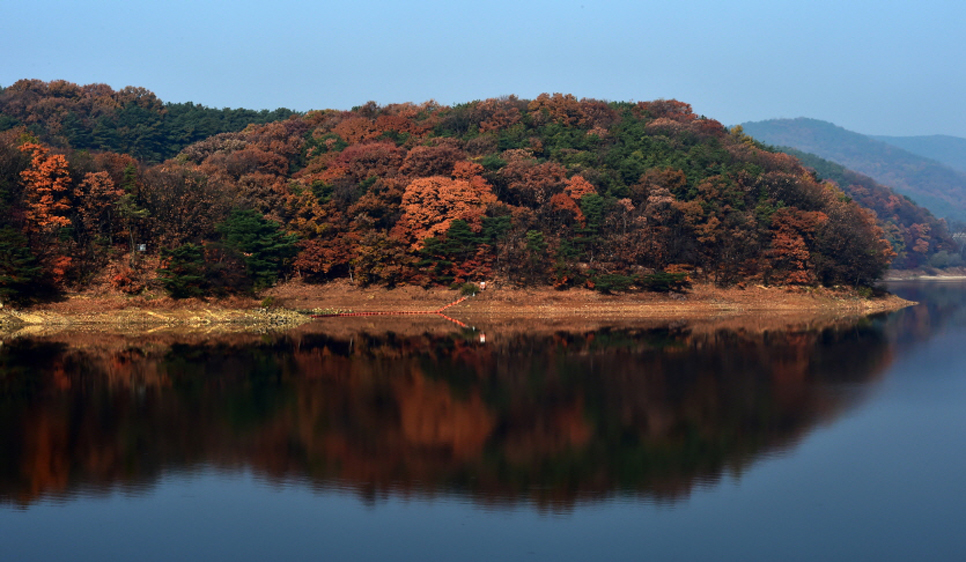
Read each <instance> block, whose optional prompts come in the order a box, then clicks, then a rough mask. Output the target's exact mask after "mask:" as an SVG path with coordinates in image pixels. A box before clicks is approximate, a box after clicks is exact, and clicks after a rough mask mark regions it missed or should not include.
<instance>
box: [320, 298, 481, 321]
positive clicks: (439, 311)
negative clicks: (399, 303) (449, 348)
mask: <svg viewBox="0 0 966 562" xmlns="http://www.w3.org/2000/svg"><path fill="white" fill-rule="evenodd" d="M468 298H470V297H469V295H467V296H465V297H460V298H459V299H457V300H455V301H453V302H451V303H449V304H448V305H446V306H444V307H442V308H438V309H436V310H395V311H388V310H387V311H375V312H335V313H332V314H313V315H312V318H343V317H347V316H412V315H417V314H438V315H440V316H442V317H443V318H446V319H447V320H452V321H453V322H457V321H456V320H453V319H452V318H449V317H447V316H446V315H444V314H443V311H444V310H446V309H447V308H449V307H451V306H456V305H458V304H459V303H461V302H463V301H465V300H466V299H468ZM457 323H459V322H457ZM463 326H464V327H465V325H463Z"/></svg>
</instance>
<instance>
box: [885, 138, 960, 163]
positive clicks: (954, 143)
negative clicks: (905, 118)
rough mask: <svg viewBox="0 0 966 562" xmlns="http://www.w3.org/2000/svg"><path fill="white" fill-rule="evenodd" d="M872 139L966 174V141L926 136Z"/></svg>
mask: <svg viewBox="0 0 966 562" xmlns="http://www.w3.org/2000/svg"><path fill="white" fill-rule="evenodd" d="M871 138H874V139H875V140H880V141H882V142H886V143H889V144H891V145H893V146H898V147H899V148H902V149H904V150H908V151H909V152H911V153H913V154H918V155H919V156H925V157H926V158H932V159H933V160H936V161H938V162H940V163H942V164H945V165H947V166H949V167H950V168H953V169H954V170H959V171H960V172H966V139H963V138H959V137H953V136H949V135H925V136H915V137H889V136H881V135H873V136H871Z"/></svg>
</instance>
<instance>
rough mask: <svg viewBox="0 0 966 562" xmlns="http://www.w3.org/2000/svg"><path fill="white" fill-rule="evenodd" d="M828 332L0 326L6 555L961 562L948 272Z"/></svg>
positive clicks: (962, 391) (964, 308) (954, 338)
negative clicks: (7, 330) (895, 306)
mask: <svg viewBox="0 0 966 562" xmlns="http://www.w3.org/2000/svg"><path fill="white" fill-rule="evenodd" d="M894 291H895V292H897V293H899V294H900V295H903V296H906V297H907V298H913V299H915V300H918V301H921V302H922V303H923V304H922V305H920V306H918V307H915V308H913V309H907V310H905V311H901V312H899V313H896V314H892V315H889V316H883V317H877V318H873V319H867V320H865V321H862V322H857V323H839V324H837V325H834V326H827V327H823V328H816V327H812V328H805V327H801V326H799V327H795V328H793V329H790V330H771V331H768V332H764V333H762V332H761V331H759V330H751V329H743V328H741V327H740V326H734V325H729V326H722V327H715V326H707V325H700V326H698V325H695V326H687V325H675V326H665V327H658V328H647V329H644V328H621V327H619V326H617V327H613V328H611V329H607V330H600V331H594V332H566V331H559V330H558V331H539V330H535V331H533V332H532V333H530V334H520V333H510V332H507V333H501V332H500V331H499V330H496V331H493V330H488V331H487V341H486V342H485V343H481V342H480V341H479V334H478V333H476V332H471V331H460V330H459V329H458V328H456V327H455V326H454V327H453V329H452V330H450V331H446V330H435V331H432V332H428V331H427V332H425V333H419V332H413V334H414V335H406V334H402V333H398V332H397V333H388V334H387V333H379V332H378V331H376V330H373V329H366V331H365V333H358V334H346V333H345V332H344V331H342V332H340V334H342V335H338V336H337V335H333V333H332V332H330V333H328V334H326V333H320V332H319V331H318V330H316V331H315V333H312V332H299V333H291V334H285V335H277V336H232V337H226V338H221V339H217V340H203V339H199V338H197V337H192V338H184V339H179V338H176V337H175V338H172V337H170V336H166V337H160V336H159V337H148V336H146V337H142V338H139V339H137V340H133V339H125V338H103V339H91V338H90V337H87V336H83V337H82V336H77V337H75V338H73V339H65V338H58V337H46V338H35V339H25V338H16V339H7V340H6V341H4V342H3V346H2V347H0V559H2V560H111V559H136V560H171V559H178V560H213V559H218V560H220V559H228V560H266V559H280V560H282V559H284V560H302V559H304V560H318V559H332V560H343V559H349V560H383V559H425V560H437V559H447V560H493V559H525V560H587V559H610V560H641V559H653V560H956V559H961V556H962V555H963V552H966V533H963V531H962V529H963V528H966V505H964V504H966V447H964V445H963V440H964V435H966V374H964V368H963V367H964V365H966V284H961V283H950V282H944V283H932V284H903V285H896V286H895V287H894Z"/></svg>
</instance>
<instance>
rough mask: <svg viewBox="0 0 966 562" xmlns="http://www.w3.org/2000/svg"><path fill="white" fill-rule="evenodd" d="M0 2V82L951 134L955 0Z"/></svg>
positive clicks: (962, 71)
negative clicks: (525, 107)
mask: <svg viewBox="0 0 966 562" xmlns="http://www.w3.org/2000/svg"><path fill="white" fill-rule="evenodd" d="M2 12H3V15H2V17H0V52H2V53H3V58H2V62H0V85H2V86H9V85H10V84H12V83H13V82H15V81H17V80H19V79H21V78H39V79H42V80H53V79H65V80H69V81H71V82H76V83H78V84H88V83H92V82H103V83H106V84H109V85H111V86H112V87H114V88H121V87H124V86H128V85H133V86H143V87H145V88H147V89H149V90H151V91H153V92H154V93H156V94H157V95H158V97H160V98H161V99H162V100H164V101H171V102H184V101H193V102H196V103H201V104H204V105H207V106H210V107H248V108H253V109H262V108H276V107H288V108H291V109H296V110H308V109H324V108H337V109H348V108H350V107H352V106H355V105H361V104H363V103H365V102H366V101H369V100H375V101H376V102H378V103H380V104H385V103H392V102H404V101H413V102H421V101H425V100H428V99H435V100H436V101H438V102H440V103H444V104H453V103H461V102H466V101H471V100H474V99H483V98H487V97H494V96H500V95H506V94H516V95H518V96H520V97H523V98H532V97H535V96H536V95H537V94H539V93H541V92H563V93H572V94H574V95H576V96H577V97H591V98H598V99H604V100H634V101H642V100H652V99H658V98H675V99H679V100H681V101H685V102H688V103H690V104H692V106H693V107H694V109H695V111H696V112H697V113H700V114H704V115H707V116H709V117H713V118H715V119H718V120H719V121H721V122H722V123H724V124H728V125H730V124H734V123H739V122H742V121H749V120H761V119H769V118H775V117H800V116H805V117H813V118H816V119H823V120H827V121H832V122H834V123H836V124H837V125H841V126H843V127H845V128H847V129H851V130H854V131H858V132H861V133H867V134H883V135H919V134H938V133H942V134H950V135H956V136H960V137H966V111H964V110H963V107H964V106H963V103H962V102H963V101H964V99H966V65H964V59H966V3H960V2H955V1H953V0H919V1H916V2H912V1H901V2H900V1H890V0H875V1H871V0H811V1H808V2H805V1H799V2H787V1H782V0H767V1H766V0H735V1H732V2H721V1H720V0H718V1H710V0H708V1H706V0H695V1H687V0H680V1H670V0H667V1H665V0H656V1H647V0H644V1H636V2H631V1H620V2H617V1H615V2H607V1H597V2H592V1H590V0H555V1H552V2H551V1H544V0H538V1H527V0H513V1H504V0H495V1H480V2H472V3H470V2H460V1H457V0H448V1H431V2H425V1H423V2H420V1H418V0H416V1H412V2H380V1H376V0H361V1H360V0H357V1H355V2H352V1H342V2H325V1H317V2H302V1H293V0H274V1H271V2H249V1H246V0H235V1H233V2H223V1H205V0H194V1H184V0H165V1H164V2H149V1H142V2H139V1H132V0H123V1H114V0H102V1H99V2H84V1H73V2H68V1H65V0H63V1H52V0H31V1H29V2H26V1H22V2H13V1H10V2H6V3H5V5H4V8H3V10H2Z"/></svg>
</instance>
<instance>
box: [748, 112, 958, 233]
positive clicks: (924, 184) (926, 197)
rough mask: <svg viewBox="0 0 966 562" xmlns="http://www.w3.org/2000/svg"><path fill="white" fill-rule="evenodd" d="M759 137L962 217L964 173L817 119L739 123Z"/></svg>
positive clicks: (947, 214)
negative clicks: (835, 165) (850, 171)
mask: <svg viewBox="0 0 966 562" xmlns="http://www.w3.org/2000/svg"><path fill="white" fill-rule="evenodd" d="M741 127H742V128H743V129H744V132H745V133H746V134H748V135H750V136H752V137H754V138H756V139H758V140H759V141H761V142H764V143H767V144H770V145H773V146H777V147H791V148H794V149H797V150H800V151H802V152H807V153H810V154H815V155H817V156H820V157H822V158H825V159H826V160H831V161H832V162H836V163H838V164H841V165H843V166H845V167H846V168H849V169H850V170H854V171H857V172H860V173H863V174H866V175H868V176H870V177H872V178H873V179H875V180H876V181H877V182H879V183H881V184H884V185H887V186H889V187H892V188H893V189H895V190H896V191H897V192H899V193H901V194H902V195H905V196H907V197H910V198H911V199H913V200H914V201H916V202H917V203H919V204H920V205H923V206H925V207H927V208H928V209H930V210H931V211H932V212H933V213H935V214H936V215H938V216H940V217H944V218H947V219H952V220H955V221H960V222H966V173H963V172H960V171H958V170H954V169H953V168H950V167H949V166H946V165H944V164H941V163H940V162H938V161H936V160H932V159H929V158H925V157H923V156H920V155H918V154H914V153H912V152H909V151H908V150H904V149H902V148H899V147H898V146H894V145H892V144H889V143H886V142H883V141H880V140H876V139H874V138H871V137H868V136H866V135H863V134H860V133H856V132H853V131H848V130H846V129H844V128H842V127H839V126H836V125H834V124H832V123H828V122H826V121H819V120H817V119H806V118H803V117H800V118H798V119H772V120H768V121H759V122H752V123H743V124H742V125H741Z"/></svg>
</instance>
